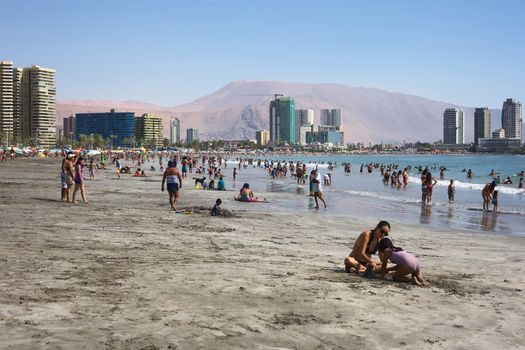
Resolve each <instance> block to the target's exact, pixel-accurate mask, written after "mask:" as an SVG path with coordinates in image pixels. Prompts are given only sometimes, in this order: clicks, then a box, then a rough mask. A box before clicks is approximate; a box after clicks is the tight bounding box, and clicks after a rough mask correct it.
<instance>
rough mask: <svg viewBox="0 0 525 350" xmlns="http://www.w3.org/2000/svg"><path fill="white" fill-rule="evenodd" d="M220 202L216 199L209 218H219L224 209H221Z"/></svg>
mask: <svg viewBox="0 0 525 350" xmlns="http://www.w3.org/2000/svg"><path fill="white" fill-rule="evenodd" d="M221 204H222V200H221V199H220V198H217V200H216V201H215V205H214V206H213V208H212V210H211V216H219V215H222V214H223V211H224V209H221Z"/></svg>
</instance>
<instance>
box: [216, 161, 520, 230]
mask: <svg viewBox="0 0 525 350" xmlns="http://www.w3.org/2000/svg"><path fill="white" fill-rule="evenodd" d="M265 159H269V160H273V161H290V160H292V161H294V162H295V161H298V160H301V161H303V162H305V163H307V164H308V169H312V168H313V167H315V166H318V169H319V171H320V172H321V174H324V173H326V172H327V171H328V170H327V167H328V166H327V163H328V162H333V163H336V164H337V165H336V167H335V169H334V170H333V171H332V186H326V187H323V192H324V196H325V199H326V201H327V203H328V206H329V207H328V209H326V210H323V209H321V210H320V211H319V212H318V213H317V214H321V215H336V216H337V215H350V216H357V217H360V218H369V219H370V220H371V221H372V222H373V221H375V220H378V219H384V220H390V221H392V222H403V223H409V224H421V225H429V226H431V227H437V228H445V229H449V230H458V231H468V232H480V233H483V232H491V233H497V234H504V235H522V236H525V228H524V227H525V190H523V189H518V188H517V187H518V185H517V184H518V181H519V177H518V176H516V174H517V173H518V172H520V171H522V170H525V156H516V155H341V156H289V157H284V156H281V157H267V158H265ZM344 162H347V163H351V164H352V171H351V173H350V174H345V173H344V168H343V166H342V165H341V164H342V163H344ZM368 163H380V164H397V165H398V166H399V169H403V168H404V167H405V166H408V165H410V166H411V167H412V170H411V172H410V173H409V184H408V186H407V187H406V188H404V187H401V188H394V187H391V186H390V185H384V184H383V181H382V176H381V175H380V171H379V169H374V171H373V172H372V174H368V172H367V170H366V167H365V168H364V169H363V173H361V172H360V171H359V170H360V169H359V168H360V165H361V164H368ZM236 165H238V160H237V159H234V158H230V159H229V162H228V168H227V169H226V170H225V171H224V173H225V174H226V175H227V178H226V180H227V187H229V188H233V189H240V187H241V186H242V183H244V182H249V183H250V186H251V188H252V189H253V190H254V191H255V192H256V194H257V192H270V193H272V192H274V193H276V192H286V193H290V194H293V196H289V197H287V198H291V199H282V198H280V199H279V200H272V196H271V194H270V195H269V196H268V197H269V198H268V200H269V201H270V203H269V204H268V206H269V208H273V209H275V210H289V211H292V212H297V211H301V212H307V211H314V210H313V209H312V207H313V206H314V203H313V199H312V198H311V197H309V196H308V194H309V188H308V183H307V184H306V185H297V183H296V181H295V179H294V178H293V177H292V176H290V175H289V174H288V176H286V177H280V178H276V179H274V180H272V178H271V177H270V176H269V175H268V174H267V172H265V171H264V169H263V168H258V167H253V166H248V167H247V168H246V169H244V168H243V169H241V170H240V172H239V175H238V176H237V181H236V182H235V183H233V182H232V177H231V175H232V174H231V172H232V171H233V167H234V166H236ZM419 165H421V166H423V167H425V166H428V167H429V168H431V171H432V175H433V176H434V177H435V178H436V179H437V180H438V183H437V184H436V186H435V187H434V191H433V196H432V204H431V205H421V186H420V183H421V182H420V174H419V173H418V172H417V169H416V167H417V166H419ZM441 166H444V167H446V168H447V170H446V172H445V180H439V170H438V169H439V167H441ZM433 167H436V170H432V168H433ZM468 169H472V171H473V173H474V177H473V178H472V179H467V176H466V170H468ZM492 169H494V170H495V171H496V172H497V173H498V175H500V178H501V181H503V180H504V179H506V178H507V176H509V177H511V179H512V181H513V184H512V185H501V184H500V185H498V186H497V188H496V189H497V190H498V191H499V210H498V213H492V212H483V211H482V210H481V208H482V198H481V189H482V188H483V186H484V185H485V184H486V183H488V182H491V181H492V177H491V176H489V173H490V172H491V170H492ZM450 179H454V180H455V186H456V195H455V197H456V198H455V199H456V201H455V203H449V202H448V197H447V187H448V184H449V180H450ZM491 208H492V205H491Z"/></svg>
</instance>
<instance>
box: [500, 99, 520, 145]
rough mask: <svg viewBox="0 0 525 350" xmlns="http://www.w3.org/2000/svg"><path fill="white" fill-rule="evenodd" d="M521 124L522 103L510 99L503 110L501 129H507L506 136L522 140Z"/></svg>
mask: <svg viewBox="0 0 525 350" xmlns="http://www.w3.org/2000/svg"><path fill="white" fill-rule="evenodd" d="M521 123H522V120H521V103H519V102H518V101H515V100H513V99H511V98H508V99H507V100H506V101H505V102H503V108H502V110H501V127H502V128H503V129H505V136H506V137H508V138H512V139H520V140H521Z"/></svg>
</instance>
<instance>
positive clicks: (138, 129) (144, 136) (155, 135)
mask: <svg viewBox="0 0 525 350" xmlns="http://www.w3.org/2000/svg"><path fill="white" fill-rule="evenodd" d="M135 139H136V140H137V142H138V143H140V144H141V145H143V146H148V147H152V148H155V147H156V148H160V147H162V145H163V142H164V135H163V133H162V118H161V117H158V116H155V115H151V114H147V113H145V114H143V115H141V116H139V117H136V118H135Z"/></svg>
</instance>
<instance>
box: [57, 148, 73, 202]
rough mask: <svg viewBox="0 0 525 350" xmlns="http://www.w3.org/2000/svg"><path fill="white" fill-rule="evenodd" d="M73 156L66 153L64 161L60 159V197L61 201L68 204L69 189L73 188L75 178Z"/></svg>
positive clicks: (70, 153)
mask: <svg viewBox="0 0 525 350" xmlns="http://www.w3.org/2000/svg"><path fill="white" fill-rule="evenodd" d="M74 158H75V154H74V153H73V152H68V153H67V154H66V156H65V157H64V159H62V171H61V174H60V180H61V182H62V192H61V194H62V196H61V199H60V200H61V201H63V202H70V200H69V194H70V192H71V188H72V187H73V184H74V181H73V179H74V178H75V170H74V169H73V164H74Z"/></svg>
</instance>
